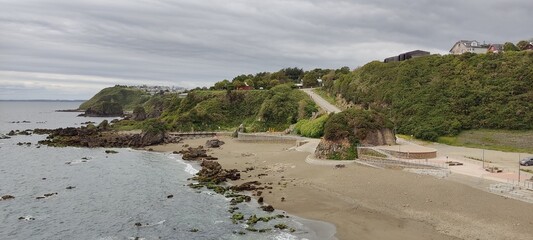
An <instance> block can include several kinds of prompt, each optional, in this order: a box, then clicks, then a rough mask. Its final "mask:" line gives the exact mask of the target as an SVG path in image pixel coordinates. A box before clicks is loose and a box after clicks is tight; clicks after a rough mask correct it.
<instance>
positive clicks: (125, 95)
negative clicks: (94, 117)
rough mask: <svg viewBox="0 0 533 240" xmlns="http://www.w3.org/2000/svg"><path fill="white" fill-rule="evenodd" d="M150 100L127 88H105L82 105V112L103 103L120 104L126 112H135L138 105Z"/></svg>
mask: <svg viewBox="0 0 533 240" xmlns="http://www.w3.org/2000/svg"><path fill="white" fill-rule="evenodd" d="M149 98H150V94H147V93H145V92H143V91H141V90H138V89H134V88H129V87H125V86H119V85H117V86H114V87H109V88H104V89H102V90H101V91H100V92H98V93H97V94H96V95H94V96H93V97H92V98H91V99H89V100H88V101H86V102H84V103H83V104H81V105H80V107H79V109H80V110H87V109H88V108H90V107H94V106H97V105H101V104H102V103H103V102H112V103H118V104H120V105H121V106H122V108H123V109H124V110H127V111H128V110H133V108H134V107H135V106H137V105H141V104H143V103H144V102H146V101H147V100H148V99H149Z"/></svg>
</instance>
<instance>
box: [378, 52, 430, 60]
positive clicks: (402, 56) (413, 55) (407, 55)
mask: <svg viewBox="0 0 533 240" xmlns="http://www.w3.org/2000/svg"><path fill="white" fill-rule="evenodd" d="M429 54H430V53H429V52H426V51H422V50H414V51H411V52H406V53H402V54H400V55H398V56H394V57H390V58H385V60H384V61H383V62H386V63H388V62H399V61H404V60H407V59H411V58H416V57H423V56H429Z"/></svg>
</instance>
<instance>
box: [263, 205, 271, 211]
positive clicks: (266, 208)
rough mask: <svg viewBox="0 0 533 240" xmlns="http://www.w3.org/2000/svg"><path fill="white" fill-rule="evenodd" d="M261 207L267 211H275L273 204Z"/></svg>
mask: <svg viewBox="0 0 533 240" xmlns="http://www.w3.org/2000/svg"><path fill="white" fill-rule="evenodd" d="M261 209H263V211H265V212H274V207H272V205H266V206H261Z"/></svg>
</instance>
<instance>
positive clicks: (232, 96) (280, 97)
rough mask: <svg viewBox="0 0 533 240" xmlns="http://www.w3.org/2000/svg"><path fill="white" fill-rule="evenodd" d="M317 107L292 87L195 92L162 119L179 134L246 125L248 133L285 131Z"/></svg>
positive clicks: (173, 104) (174, 105)
mask: <svg viewBox="0 0 533 240" xmlns="http://www.w3.org/2000/svg"><path fill="white" fill-rule="evenodd" d="M314 110H316V106H315V105H314V103H313V102H312V100H311V99H309V97H308V96H307V95H306V94H305V93H303V92H301V91H298V90H293V89H290V87H288V86H279V87H275V88H272V89H271V90H251V91H231V92H227V91H193V92H191V93H189V95H188V96H187V98H185V99H182V100H180V101H175V102H173V103H171V104H169V106H168V107H167V108H165V110H164V111H163V114H162V118H161V119H162V120H163V121H165V122H166V123H167V124H168V125H169V127H170V128H171V129H173V130H178V131H191V130H195V131H203V130H228V129H235V128H236V127H238V126H239V125H240V124H241V123H244V124H245V125H246V127H247V129H248V130H251V131H264V130H267V129H269V128H273V129H276V130H283V129H285V128H287V127H288V125H289V124H291V123H294V122H295V121H297V120H298V119H300V118H301V117H308V116H310V114H311V112H312V111H314Z"/></svg>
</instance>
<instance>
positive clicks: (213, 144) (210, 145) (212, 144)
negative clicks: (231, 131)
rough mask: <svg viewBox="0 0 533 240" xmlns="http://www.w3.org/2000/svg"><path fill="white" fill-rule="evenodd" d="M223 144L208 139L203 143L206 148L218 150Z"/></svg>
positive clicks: (216, 140)
mask: <svg viewBox="0 0 533 240" xmlns="http://www.w3.org/2000/svg"><path fill="white" fill-rule="evenodd" d="M223 144H224V141H220V140H218V139H209V140H207V141H206V142H205V147H207V148H218V147H220V146H222V145H223Z"/></svg>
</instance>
